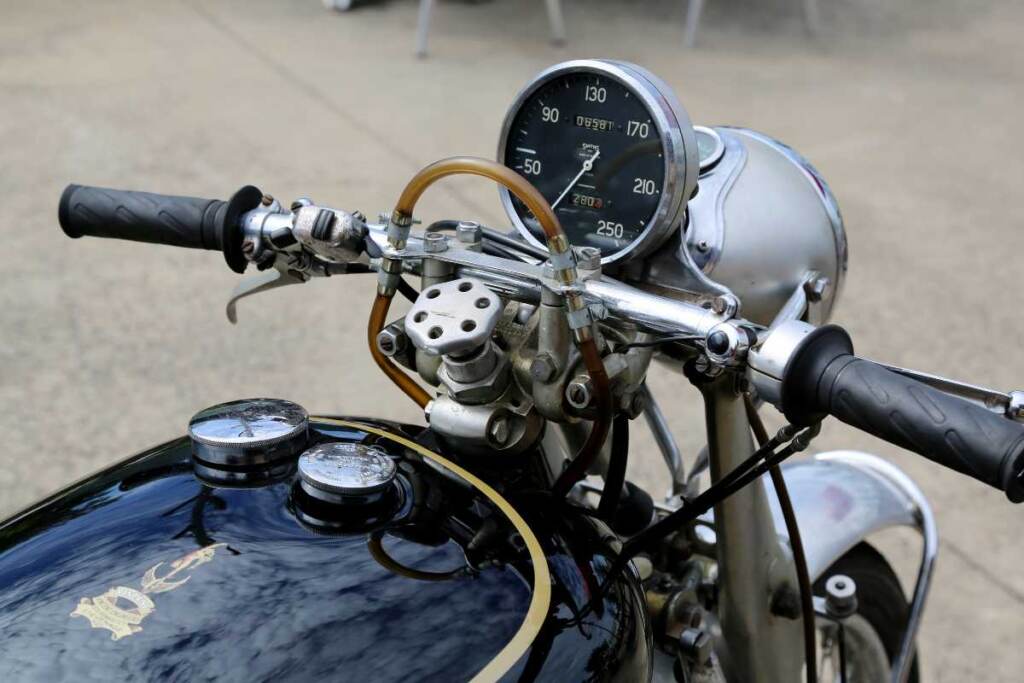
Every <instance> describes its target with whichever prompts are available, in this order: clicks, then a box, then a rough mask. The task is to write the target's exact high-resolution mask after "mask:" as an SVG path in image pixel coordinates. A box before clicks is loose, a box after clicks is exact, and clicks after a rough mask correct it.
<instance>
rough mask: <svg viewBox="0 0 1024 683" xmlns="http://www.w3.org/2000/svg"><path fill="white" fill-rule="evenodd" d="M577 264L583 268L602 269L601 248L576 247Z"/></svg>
mask: <svg viewBox="0 0 1024 683" xmlns="http://www.w3.org/2000/svg"><path fill="white" fill-rule="evenodd" d="M576 265H578V266H579V267H580V268H582V269H583V270H600V268H601V250H600V249H598V248H596V247H579V248H578V249H576Z"/></svg>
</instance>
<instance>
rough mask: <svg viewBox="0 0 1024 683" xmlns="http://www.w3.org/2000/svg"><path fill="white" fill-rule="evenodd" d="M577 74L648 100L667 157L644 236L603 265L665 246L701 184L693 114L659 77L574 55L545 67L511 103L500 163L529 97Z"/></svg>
mask: <svg viewBox="0 0 1024 683" xmlns="http://www.w3.org/2000/svg"><path fill="white" fill-rule="evenodd" d="M574 73H592V74H597V75H600V76H604V77H606V78H609V79H611V80H613V81H615V82H617V83H619V84H620V85H622V86H623V87H625V88H626V89H627V90H628V91H629V92H630V94H631V95H633V96H634V97H637V98H638V99H639V100H640V101H641V102H642V103H643V104H644V106H645V107H646V108H647V111H648V112H650V115H651V120H652V121H653V122H654V125H655V128H656V129H657V132H658V137H659V139H660V140H661V148H662V156H663V158H664V160H665V182H664V184H663V186H662V192H661V199H660V200H659V202H658V206H657V208H656V209H655V211H654V214H653V215H652V216H651V219H650V220H649V221H648V222H647V225H645V226H644V229H643V230H642V231H641V232H640V235H639V236H638V237H637V238H636V239H634V240H633V241H632V242H630V243H629V244H628V245H626V246H625V247H623V248H622V249H620V250H619V251H617V252H614V253H611V254H607V255H605V256H604V257H602V258H601V263H602V265H610V264H613V263H619V262H624V261H626V260H629V259H633V258H638V257H641V256H644V255H645V254H648V253H650V252H651V251H652V250H653V249H655V248H657V247H658V246H659V245H661V244H662V243H663V242H664V241H665V240H666V239H667V238H668V237H669V236H670V235H671V234H672V233H673V232H674V231H675V230H676V229H677V228H678V227H679V225H680V219H681V218H682V215H683V210H684V209H685V207H686V202H687V201H688V200H689V198H690V197H691V196H692V195H693V192H694V190H695V189H696V187H697V176H698V174H699V172H700V168H699V167H700V157H699V155H698V151H697V137H696V134H695V133H694V131H693V124H692V122H691V121H690V116H689V114H687V112H686V110H685V109H684V108H683V105H682V104H681V103H680V102H679V99H678V98H677V97H676V95H675V93H674V92H673V91H672V89H671V88H670V87H669V86H668V85H667V84H666V83H665V82H664V81H662V80H661V79H660V78H658V77H657V76H655V75H653V74H652V73H650V72H649V71H647V70H646V69H644V68H643V67H640V66H637V65H636V64H631V63H629V62H620V61H613V60H602V59H576V60H572V61H568V62H562V63H560V64H555V65H554V66H552V67H549V68H547V69H545V70H544V71H542V72H541V73H539V74H537V76H536V77H534V79H533V80H532V81H530V83H528V84H527V85H526V87H525V88H523V89H522V90H521V91H520V92H519V94H518V95H516V98H515V100H514V101H513V102H512V106H511V107H509V110H508V113H507V114H506V115H505V121H504V122H503V123H502V126H501V134H500V135H499V138H498V162H499V163H501V164H505V163H506V162H505V150H506V148H507V147H508V138H509V134H510V133H511V130H512V122H513V121H514V120H515V118H516V116H517V115H518V114H519V112H520V111H521V110H522V108H523V106H524V105H525V103H526V101H527V100H528V99H529V98H530V97H531V96H532V95H533V94H534V93H535V92H536V91H537V90H539V89H540V88H541V87H543V86H544V85H546V84H547V83H549V82H550V81H552V80H554V79H556V78H559V77H561V76H565V75H567V74H574ZM499 194H500V197H501V205H502V207H503V208H504V209H505V213H506V214H507V215H508V217H509V220H511V221H512V224H513V225H514V226H515V228H516V230H517V231H518V232H519V234H520V235H522V236H523V238H524V239H526V241H528V242H530V243H531V244H533V245H535V246H537V247H540V248H542V249H545V250H546V249H547V245H546V244H544V243H543V242H542V241H540V240H538V239H537V237H535V236H534V234H533V233H532V232H530V229H529V228H527V227H526V225H525V224H524V223H523V221H522V219H521V218H520V217H519V214H518V213H517V212H516V210H515V206H514V205H513V204H512V196H511V194H510V193H509V191H508V188H505V187H502V188H500V189H499Z"/></svg>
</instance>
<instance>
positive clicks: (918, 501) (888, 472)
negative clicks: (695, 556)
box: [769, 451, 939, 681]
mask: <svg viewBox="0 0 1024 683" xmlns="http://www.w3.org/2000/svg"><path fill="white" fill-rule="evenodd" d="M783 474H784V476H785V479H786V487H787V488H788V489H789V495H790V498H791V499H792V501H793V509H794V511H795V513H796V518H797V524H798V525H799V527H800V536H801V539H802V541H803V546H804V553H805V554H806V556H807V569H808V572H809V573H810V575H811V580H812V581H814V580H816V579H818V578H820V577H821V575H822V573H823V572H824V571H825V570H826V569H828V567H829V566H831V565H832V563H834V562H835V561H836V560H838V559H839V558H840V557H842V556H843V554H845V553H846V552H847V551H848V550H850V549H851V548H852V547H854V546H855V545H857V544H858V543H860V542H861V541H864V540H865V539H866V538H867V537H868V536H869V535H871V534H873V533H875V532H877V531H881V530H883V529H888V528H892V527H899V526H905V527H911V528H913V529H916V530H917V531H918V532H919V533H920V534H921V538H922V541H923V544H922V552H921V564H920V568H919V570H918V575H917V583H916V585H915V587H914V593H913V597H912V599H911V604H910V613H909V617H908V619H907V625H906V631H905V633H904V637H903V643H902V645H901V647H900V653H899V656H898V658H897V659H896V661H895V662H894V666H893V671H894V676H893V680H896V681H899V680H903V679H902V678H901V676H900V674H901V673H902V672H905V671H906V670H907V667H908V665H909V662H910V660H911V658H912V653H913V647H914V640H915V638H916V635H917V629H918V626H919V625H920V623H921V614H922V613H923V611H924V603H925V599H926V598H927V596H928V588H929V586H930V585H931V578H932V573H933V571H934V568H935V558H936V556H937V554H938V546H939V541H938V531H937V530H936V526H935V517H934V515H933V514H932V510H931V506H930V505H929V504H928V501H927V500H926V499H925V497H924V494H923V493H921V490H920V489H919V488H918V487H917V485H916V484H914V482H913V481H911V480H910V478H909V477H908V476H907V475H906V474H904V473H903V472H902V471H901V470H900V469H898V468H897V467H896V466H894V465H892V464H891V463H889V462H888V461H886V460H883V459H882V458H879V457H878V456H875V455H871V454H869V453H861V452H857V451H831V452H828V453H821V454H819V455H817V456H815V457H813V458H810V459H808V460H800V461H794V462H790V463H788V464H787V465H784V466H783ZM769 500H770V501H771V503H770V504H771V507H772V517H773V519H774V521H775V528H776V530H777V531H778V533H779V535H780V536H782V537H784V538H786V539H788V538H789V534H788V532H787V531H786V524H785V521H784V520H783V517H782V511H781V510H780V509H779V503H778V499H777V498H776V497H775V496H769Z"/></svg>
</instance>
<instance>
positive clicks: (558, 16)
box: [544, 0, 565, 45]
mask: <svg viewBox="0 0 1024 683" xmlns="http://www.w3.org/2000/svg"><path fill="white" fill-rule="evenodd" d="M544 4H545V5H547V8H548V21H549V22H551V42H553V43H554V44H555V45H564V44H565V15H564V14H562V0H544Z"/></svg>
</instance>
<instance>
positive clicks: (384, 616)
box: [0, 60, 1024, 683]
mask: <svg viewBox="0 0 1024 683" xmlns="http://www.w3.org/2000/svg"><path fill="white" fill-rule="evenodd" d="M463 174H471V175H475V176H481V177H484V178H488V179H491V180H493V181H494V182H496V183H497V185H498V186H499V193H500V199H501V202H502V204H503V206H504V208H505V210H506V212H507V214H508V218H509V223H510V225H511V229H510V230H508V231H501V230H498V229H495V228H491V227H487V226H484V225H480V224H479V223H476V222H472V221H465V220H439V221H435V222H433V223H430V224H429V225H426V226H424V225H423V224H421V223H419V222H418V220H417V217H416V213H415V207H416V204H417V201H418V200H419V198H420V197H421V195H422V194H423V193H424V192H425V191H426V190H427V189H428V188H430V187H431V186H432V185H433V184H434V183H436V182H437V181H439V180H441V179H444V178H446V177H449V176H454V175H463ZM58 218H59V222H60V226H61V228H62V229H63V231H64V232H65V233H66V234H67V235H68V236H69V237H73V238H79V237H82V236H92V237H103V238H113V239H126V240H134V241H139V242H149V243H155V244H164V245H170V246H177V247H186V248H193V249H205V250H212V251H220V252H222V254H223V256H224V259H225V261H226V263H227V265H228V267H229V268H231V269H232V270H233V271H235V272H236V273H239V274H241V273H243V272H245V271H246V270H247V268H248V267H250V266H251V267H254V268H255V269H256V271H257V274H256V275H255V276H254V277H253V278H252V279H250V280H246V281H243V282H242V284H240V285H239V286H238V288H237V289H236V291H235V292H234V294H233V295H232V297H231V299H230V300H229V303H228V305H227V310H226V312H227V316H228V318H229V320H230V321H231V322H232V323H234V322H236V321H237V315H238V310H237V309H238V305H239V301H241V300H242V299H246V298H248V297H252V296H254V295H256V294H261V293H265V292H267V291H269V290H272V289H275V288H279V287H283V286H290V285H297V284H302V283H305V282H309V281H311V280H313V279H316V278H322V277H334V276H340V275H348V274H351V275H357V274H368V275H372V274H376V277H377V289H376V295H375V299H374V303H373V308H372V312H371V315H370V319H369V321H368V324H367V341H368V346H369V352H370V355H371V357H372V358H373V360H374V362H375V363H376V365H377V366H379V368H380V369H381V370H382V371H383V372H384V373H385V374H386V375H387V376H388V377H389V378H390V379H391V380H392V381H393V383H394V384H395V385H396V387H397V388H398V389H399V390H400V391H401V392H402V393H404V394H405V395H406V396H407V397H408V398H409V399H411V400H412V401H414V402H415V403H416V404H417V405H418V406H419V407H420V408H421V409H422V410H423V413H424V418H425V423H426V424H425V426H424V425H411V424H399V423H396V422H393V421H390V420H387V419H380V418H366V417H339V416H329V415H310V414H309V413H308V412H307V411H306V410H305V409H304V408H303V407H301V406H299V405H297V404H295V403H293V402H290V401H287V400H284V399H276V398H253V399H243V400H237V401H232V402H229V403H224V404H220V405H216V406H212V407H209V408H206V409H204V410H202V411H200V412H198V413H196V414H195V415H194V416H193V417H192V419H191V420H190V422H189V424H188V432H187V435H185V436H183V437H181V438H178V439H175V440H173V441H170V442H168V443H166V444H163V445H160V446H158V447H155V448H152V449H150V450H147V451H145V452H143V453H140V454H138V455H135V456H133V457H130V458H128V459H127V460H124V461H121V462H119V463H118V464H116V465H113V466H112V467H110V468H108V469H106V470H104V471H102V472H99V473H97V474H95V475H93V476H91V477H89V478H87V479H85V480H83V481H81V482H78V483H76V484H73V485H71V486H69V487H68V488H66V489H64V490H63V491H61V492H59V493H56V494H54V495H53V496H51V497H50V498H48V499H46V500H44V501H41V502H40V503H38V504H36V505H34V506H32V507H30V508H29V509H27V510H25V511H24V512H21V513H20V514H17V515H15V516H14V517H12V518H10V519H9V520H7V521H6V522H4V523H3V524H2V525H0V607H2V609H0V615H2V616H0V630H2V632H3V641H2V642H3V646H2V648H3V656H2V657H0V671H2V672H3V678H4V680H9V681H14V680H29V679H32V680H67V679H72V678H73V679H90V680H91V679H97V680H113V679H122V678H124V679H132V680H140V679H171V680H186V679H187V680H196V679H204V680H211V679H223V680H236V679H244V680H310V679H337V680H373V681H383V680H432V681H433V680H437V681H456V680H474V681H496V680H508V681H604V680H615V681H649V680H659V681H669V680H678V681H694V682H696V681H709V682H710V681H755V680H756V681H780V682H789V681H796V680H807V681H826V680H827V681H881V680H891V681H895V682H897V683H902V682H903V681H916V680H917V679H918V676H919V674H918V668H917V660H916V653H915V645H914V644H915V636H916V633H917V630H918V627H919V625H920V622H921V616H922V613H923V609H924V605H925V601H926V598H927V595H928V591H929V587H930V584H931V578H932V572H933V568H934V563H935V558H936V554H937V549H938V540H937V539H938V536H937V531H936V527H935V521H934V518H933V515H932V512H931V510H930V508H929V505H928V502H927V500H926V499H925V497H924V496H923V495H922V493H921V491H920V490H919V489H918V488H917V486H915V484H914V483H913V482H912V481H911V480H910V479H909V478H908V477H907V476H906V475H905V474H903V473H902V472H901V471H899V470H898V469H897V468H896V467H894V466H893V465H891V464H889V463H888V462H886V461H885V460H883V459H881V458H879V457H877V456H874V455H871V454H868V453H860V452H852V451H833V452H828V453H820V454H817V455H815V456H813V457H809V458H803V459H799V460H793V461H788V462H787V458H789V457H790V456H792V455H794V454H796V453H799V452H801V451H804V450H806V449H807V448H808V446H809V444H810V443H811V442H812V440H813V438H814V437H815V436H816V435H817V434H818V431H819V429H820V424H821V422H822V420H824V419H825V418H827V417H829V416H832V417H836V418H838V419H840V420H842V421H843V422H846V423H848V424H850V425H853V426H854V427H857V428H859V429H861V430H863V431H865V432H868V433H871V434H873V435H875V436H877V437H879V438H882V439H884V440H886V441H888V442H890V443H893V444H896V445H899V446H901V447H904V448H906V449H908V450H910V451H913V452H915V453H917V454H919V455H921V456H923V457H925V458H927V459H929V460H931V461H933V462H935V463H936V464H939V465H943V466H945V467H949V468H951V469H953V470H956V471H958V472H960V473H962V474H965V475H967V476H971V477H974V478H975V479H978V480H980V481H983V482H985V483H987V484H989V485H990V486H993V487H995V488H998V489H999V490H1001V491H1003V492H1004V493H1005V494H1006V496H1007V498H1008V499H1009V500H1010V501H1012V502H1014V503H1019V502H1021V500H1024V425H1022V424H1021V422H1022V421H1024V393H1022V392H1019V391H1017V392H1007V393H1004V392H998V391H994V390H990V389H984V388H980V387H976V386H973V385H968V384H964V383H960V382H957V381H953V380H949V379H945V378H941V377H936V376H933V375H928V374H924V373H920V372H916V371H912V370H908V369H904V368H897V367H890V366H886V365H882V364H880V363H876V362H873V361H870V360H866V359H863V358H859V357H857V356H855V355H854V350H853V344H852V342H851V339H850V337H849V335H848V334H847V333H846V332H845V331H844V330H843V329H842V328H841V327H839V326H837V325H834V324H828V320H829V318H830V315H831V312H832V309H833V307H834V305H835V302H836V301H837V299H838V297H839V295H840V293H841V289H842V285H843V279H844V276H845V273H846V268H847V249H846V236H845V232H844V226H843V222H842V218H841V215H840V213H839V209H838V206H837V204H836V201H835V198H834V197H833V195H832V193H831V191H830V189H829V187H828V185H827V184H826V182H825V181H824V179H823V178H822V177H821V176H820V175H819V174H818V172H817V171H816V170H815V169H814V168H813V166H811V164H810V163H809V162H808V161H807V160H805V159H804V158H803V157H801V156H800V155H799V154H798V153H797V152H795V151H794V150H793V149H791V148H789V147H787V146H786V145H784V144H782V143H781V142H779V141H777V140H774V139H773V138H771V137H769V136H767V135H764V134H762V133H759V132H756V131H753V130H750V129H746V128H734V127H713V128H711V127H703V126H694V125H693V124H692V122H691V121H690V119H689V116H688V115H687V113H686V110H685V109H684V108H683V107H682V105H681V104H680V103H679V101H678V99H677V98H676V96H675V94H674V93H673V92H672V90H671V89H670V88H669V87H668V86H667V85H666V84H665V83H664V82H663V81H661V80H660V79H659V78H657V77H656V76H655V75H653V74H651V73H649V72H648V71H646V70H644V69H643V68H641V67H639V66H636V65H634V64H629V63H625V62H616V61H609V60H575V61H570V62H565V63H562V64H558V65H555V66H553V67H551V68H549V69H547V70H545V71H543V72H542V73H540V74H539V75H538V76H537V77H536V78H535V79H533V80H532V81H531V82H530V83H529V84H528V85H527V86H526V87H525V88H524V89H523V90H522V91H521V92H520V93H519V94H518V96H517V97H516V99H515V101H514V102H513V104H512V107H511V108H510V110H509V112H508V114H507V116H506V119H505V122H504V125H503V127H502V131H501V135H500V141H499V147H498V155H497V161H489V160H485V159H479V158H469V157H453V158H449V159H444V160H442V161H439V162H436V163H434V164H431V165H430V166H427V167H426V168H424V169H423V170H422V171H420V172H419V173H418V174H416V176H415V177H413V178H412V179H411V180H410V181H409V182H408V183H407V185H406V186H405V188H404V189H403V191H402V193H401V194H400V196H399V197H398V200H397V202H396V204H395V207H394V208H393V210H392V211H391V212H390V213H385V214H381V215H380V216H379V217H378V219H376V220H374V219H370V218H368V217H367V216H365V215H364V214H362V213H360V212H358V211H344V210H341V209H335V208H331V207H328V206H325V205H321V204H317V203H315V202H313V201H312V200H310V199H308V198H301V199H298V200H296V201H295V202H293V203H292V204H290V205H289V206H288V207H285V206H283V205H282V204H281V203H280V202H279V201H278V200H276V199H274V198H273V197H271V196H270V195H267V194H265V193H263V192H262V191H261V190H259V189H257V188H255V187H252V186H245V187H242V188H241V189H239V190H238V191H237V192H235V193H234V195H233V196H232V197H231V198H230V199H229V200H227V201H220V200H209V199H199V198H192V197H178V196H169V195H158V194H151V193H146V192H135V191H123V190H111V189H104V188H98V187H88V186H80V185H69V186H68V187H67V189H66V190H65V191H64V193H63V195H62V197H61V199H60V204H59V215H58ZM407 278H417V279H418V281H419V286H418V288H417V287H414V286H413V284H411V282H410V280H409V279H407ZM396 295H401V296H403V297H405V298H407V299H409V301H410V302H411V308H410V309H409V311H408V312H407V314H405V315H404V316H399V317H397V318H395V319H390V318H389V312H390V310H391V304H392V302H393V300H394V298H395V296H396ZM329 358H330V354H329V352H328V351H327V350H325V359H329ZM320 362H323V361H320ZM662 369H663V370H666V371H672V372H676V373H678V377H679V382H680V385H683V384H685V383H689V384H690V385H692V386H693V387H694V388H695V389H696V390H697V392H698V393H699V394H700V396H701V398H702V400H703V403H704V408H705V415H706V423H707V446H706V447H705V448H704V449H703V450H702V452H701V453H700V454H699V455H698V456H697V458H696V459H695V460H694V462H693V463H692V464H691V465H690V466H689V467H688V468H687V467H685V465H684V459H683V457H682V454H681V452H680V448H679V446H678V445H677V443H676V442H675V440H674V438H673V436H672V434H671V432H670V430H669V428H668V426H667V422H666V420H665V418H664V415H663V413H662V411H661V409H660V408H659V405H658V403H657V401H656V400H655V398H654V396H653V395H652V393H651V391H650V389H649V388H648V387H647V384H646V382H645V380H646V377H647V375H648V373H650V372H651V371H652V370H653V371H657V370H662ZM417 378H418V379H419V380H421V381H417ZM765 404H769V405H770V406H772V407H774V408H775V409H778V410H779V411H780V412H781V414H782V415H783V416H784V418H785V420H786V423H785V425H784V426H783V427H782V428H781V429H779V430H778V431H777V432H776V433H774V434H771V433H769V431H768V430H767V428H766V427H765V425H764V423H763V422H762V420H761V417H760V413H759V411H760V409H761V408H762V407H764V405H765ZM641 417H642V418H643V419H644V420H645V421H646V423H647V424H648V425H649V427H650V428H651V430H652V432H653V433H654V435H655V437H656V441H657V444H658V447H659V449H660V451H661V455H662V456H663V457H664V460H665V463H666V466H667V471H668V472H667V474H668V476H667V488H668V489H669V492H668V495H667V496H661V495H660V494H658V495H656V496H655V495H652V494H651V493H650V492H647V491H645V490H643V489H642V488H640V487H638V486H637V485H635V484H634V483H632V482H630V481H628V480H627V478H626V466H627V463H628V460H629V457H630V444H629V432H630V423H631V422H632V421H633V420H636V419H638V418H641ZM704 472H708V473H709V474H710V484H709V485H707V486H702V485H701V474H702V473H704ZM900 526H902V527H909V528H912V529H915V530H916V531H917V532H919V533H920V534H921V536H922V539H923V544H922V548H923V550H922V556H921V561H920V566H919V570H918V575H917V582H916V585H915V587H914V589H913V591H912V592H911V594H910V596H909V599H908V597H907V596H905V595H904V593H903V590H902V588H901V587H900V584H899V582H898V580H897V578H896V575H895V573H894V572H893V570H892V568H891V567H890V565H889V564H888V562H887V561H886V559H885V558H884V556H882V555H881V554H880V553H879V552H878V551H877V550H875V549H874V548H873V547H872V546H871V545H869V544H868V543H867V541H866V540H865V539H866V538H867V537H868V536H869V535H870V534H873V533H875V532H877V531H880V530H883V529H887V528H891V527H900Z"/></svg>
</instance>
